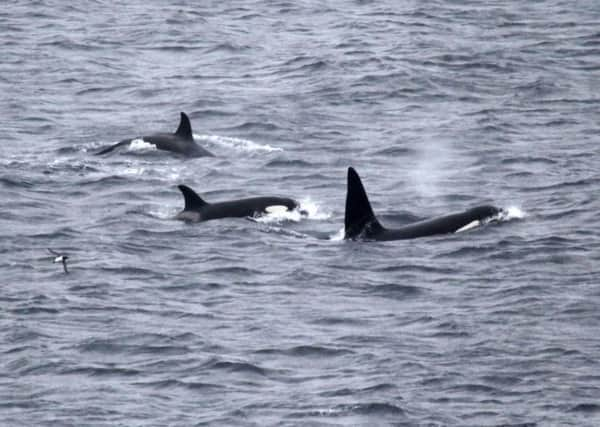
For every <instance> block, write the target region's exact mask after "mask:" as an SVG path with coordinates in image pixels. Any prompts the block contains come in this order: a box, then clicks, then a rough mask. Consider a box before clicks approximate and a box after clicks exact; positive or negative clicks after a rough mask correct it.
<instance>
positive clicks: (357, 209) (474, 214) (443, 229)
mask: <svg viewBox="0 0 600 427" xmlns="http://www.w3.org/2000/svg"><path fill="white" fill-rule="evenodd" d="M501 213H502V210H501V209H498V208H496V207H494V206H489V205H483V206H477V207H474V208H472V209H469V210H466V211H464V212H459V213H455V214H451V215H446V216H442V217H439V218H434V219H429V220H424V221H419V222H416V223H414V224H409V225H406V226H404V227H401V228H397V229H388V228H384V227H383V226H382V225H381V223H380V222H379V221H378V220H377V217H376V216H375V214H374V213H373V209H372V208H371V203H370V202H369V199H368V197H367V193H366V192H365V188H364V187H363V184H362V182H361V180H360V177H359V176H358V174H357V173H356V171H355V170H354V169H353V168H351V167H350V168H348V189H347V194H346V214H345V218H344V238H345V239H351V240H357V239H364V240H401V239H414V238H417V237H426V236H433V235H438V234H448V233H457V232H460V231H466V230H469V229H471V228H474V227H477V226H479V225H482V224H485V223H487V222H490V221H493V220H495V219H498V217H499V215H500V214H501Z"/></svg>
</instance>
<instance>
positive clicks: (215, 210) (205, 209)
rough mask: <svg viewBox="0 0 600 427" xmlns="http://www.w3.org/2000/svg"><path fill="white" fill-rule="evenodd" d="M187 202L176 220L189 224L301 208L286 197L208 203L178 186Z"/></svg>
mask: <svg viewBox="0 0 600 427" xmlns="http://www.w3.org/2000/svg"><path fill="white" fill-rule="evenodd" d="M177 188H179V190H180V191H181V193H182V194H183V198H184V200H185V207H184V208H183V210H182V211H181V212H179V213H178V214H177V216H176V217H175V218H176V219H181V220H184V221H188V222H200V221H209V220H211V219H219V218H244V217H257V216H260V215H264V214H267V213H274V212H281V211H284V212H287V211H291V210H294V209H296V208H298V207H299V204H298V202H296V201H295V200H293V199H288V198H285V197H252V198H249V199H238V200H230V201H227V202H219V203H207V202H205V201H204V200H202V198H201V197H200V196H198V194H196V192H195V191H194V190H192V189H191V188H190V187H187V186H185V185H179V186H177Z"/></svg>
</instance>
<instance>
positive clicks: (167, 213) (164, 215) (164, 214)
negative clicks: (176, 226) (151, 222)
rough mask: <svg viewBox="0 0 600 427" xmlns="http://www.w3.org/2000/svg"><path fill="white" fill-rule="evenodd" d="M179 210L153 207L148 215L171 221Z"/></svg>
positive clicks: (167, 207)
mask: <svg viewBox="0 0 600 427" xmlns="http://www.w3.org/2000/svg"><path fill="white" fill-rule="evenodd" d="M180 210H181V209H179V208H176V207H169V206H154V207H152V208H151V209H149V210H148V215H150V216H152V217H154V218H158V219H173V218H174V217H175V215H177V213H179V211H180Z"/></svg>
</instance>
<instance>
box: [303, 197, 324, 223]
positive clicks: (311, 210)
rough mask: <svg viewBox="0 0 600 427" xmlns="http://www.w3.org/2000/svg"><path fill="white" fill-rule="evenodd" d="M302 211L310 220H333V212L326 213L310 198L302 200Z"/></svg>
mask: <svg viewBox="0 0 600 427" xmlns="http://www.w3.org/2000/svg"><path fill="white" fill-rule="evenodd" d="M300 210H301V211H304V212H306V214H307V215H306V216H307V217H308V219H316V220H319V221H320V220H324V219H329V218H331V212H325V211H323V210H322V209H321V206H320V205H319V204H318V203H317V202H314V201H313V200H312V199H311V198H310V197H306V198H304V199H300Z"/></svg>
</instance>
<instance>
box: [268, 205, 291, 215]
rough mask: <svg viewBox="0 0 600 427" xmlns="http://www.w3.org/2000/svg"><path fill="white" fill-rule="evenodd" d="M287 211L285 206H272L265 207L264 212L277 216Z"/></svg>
mask: <svg viewBox="0 0 600 427" xmlns="http://www.w3.org/2000/svg"><path fill="white" fill-rule="evenodd" d="M287 211H288V208H287V206H283V205H273V206H267V207H266V208H265V212H266V213H268V214H278V213H284V212H287Z"/></svg>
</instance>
